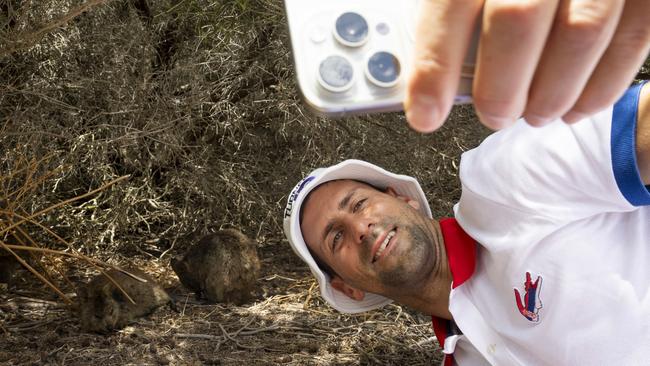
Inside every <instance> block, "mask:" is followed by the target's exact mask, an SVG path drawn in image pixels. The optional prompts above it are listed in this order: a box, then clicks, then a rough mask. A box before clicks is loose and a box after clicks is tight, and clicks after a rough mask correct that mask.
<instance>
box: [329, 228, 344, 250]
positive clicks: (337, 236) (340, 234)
mask: <svg viewBox="0 0 650 366" xmlns="http://www.w3.org/2000/svg"><path fill="white" fill-rule="evenodd" d="M342 237H343V232H342V231H337V232H336V234H334V239H332V250H334V249H336V245H337V244H338V243H339V241H341V238H342Z"/></svg>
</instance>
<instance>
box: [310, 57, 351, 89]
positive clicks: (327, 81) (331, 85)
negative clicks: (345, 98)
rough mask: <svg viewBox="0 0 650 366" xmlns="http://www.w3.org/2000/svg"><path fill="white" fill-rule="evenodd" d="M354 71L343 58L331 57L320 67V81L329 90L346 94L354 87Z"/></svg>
mask: <svg viewBox="0 0 650 366" xmlns="http://www.w3.org/2000/svg"><path fill="white" fill-rule="evenodd" d="M353 78H354V69H353V68H352V64H351V63H350V62H349V61H348V60H347V59H346V58H345V57H342V56H336V55H334V56H329V57H327V58H326V59H324V60H323V61H322V62H321V63H320V66H319V67H318V81H319V82H320V84H321V85H322V86H323V87H324V88H325V89H327V90H329V91H332V92H337V93H339V92H344V91H346V90H348V89H349V88H350V86H352V80H353Z"/></svg>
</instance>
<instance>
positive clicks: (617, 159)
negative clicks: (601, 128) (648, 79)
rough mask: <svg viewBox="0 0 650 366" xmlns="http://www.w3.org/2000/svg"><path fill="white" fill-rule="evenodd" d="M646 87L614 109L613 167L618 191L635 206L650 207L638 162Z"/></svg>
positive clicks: (632, 90) (631, 92)
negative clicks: (639, 123) (640, 111)
mask: <svg viewBox="0 0 650 366" xmlns="http://www.w3.org/2000/svg"><path fill="white" fill-rule="evenodd" d="M643 84H644V83H639V84H636V85H633V86H632V87H630V88H629V89H628V90H627V91H626V92H625V94H624V95H623V97H622V98H621V99H619V101H618V102H616V104H615V105H614V111H613V115H612V138H611V149H612V166H613V168H614V178H615V179H616V184H617V185H618V189H619V190H620V191H621V193H622V194H623V196H624V197H625V199H627V201H628V202H630V203H631V204H632V205H634V206H644V205H650V190H649V189H648V188H647V187H646V186H644V185H643V181H641V175H640V174H639V169H638V167H637V161H636V141H635V139H636V120H637V110H638V105H639V94H640V92H641V87H642V86H643Z"/></svg>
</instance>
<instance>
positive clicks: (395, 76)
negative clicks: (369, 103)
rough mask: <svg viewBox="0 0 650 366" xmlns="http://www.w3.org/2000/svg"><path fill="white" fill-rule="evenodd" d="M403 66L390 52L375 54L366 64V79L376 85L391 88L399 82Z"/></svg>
mask: <svg viewBox="0 0 650 366" xmlns="http://www.w3.org/2000/svg"><path fill="white" fill-rule="evenodd" d="M400 71H401V66H400V62H399V60H398V59H397V57H396V56H395V55H393V54H392V53H390V52H386V51H380V52H375V53H374V54H373V55H372V56H370V58H368V62H367V63H366V77H368V79H369V80H370V81H371V82H372V83H373V84H375V85H377V86H380V87H382V88H390V87H392V86H394V85H395V84H397V82H398V81H399V76H400Z"/></svg>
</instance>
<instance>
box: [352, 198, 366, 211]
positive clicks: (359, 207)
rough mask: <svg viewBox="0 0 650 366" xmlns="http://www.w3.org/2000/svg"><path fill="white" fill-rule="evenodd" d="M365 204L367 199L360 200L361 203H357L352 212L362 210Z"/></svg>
mask: <svg viewBox="0 0 650 366" xmlns="http://www.w3.org/2000/svg"><path fill="white" fill-rule="evenodd" d="M364 202H366V199H365V198H364V199H362V200H359V202H357V203H356V204H355V205H354V207H353V208H352V212H357V211H359V210H360V209H361V207H363V204H364Z"/></svg>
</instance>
